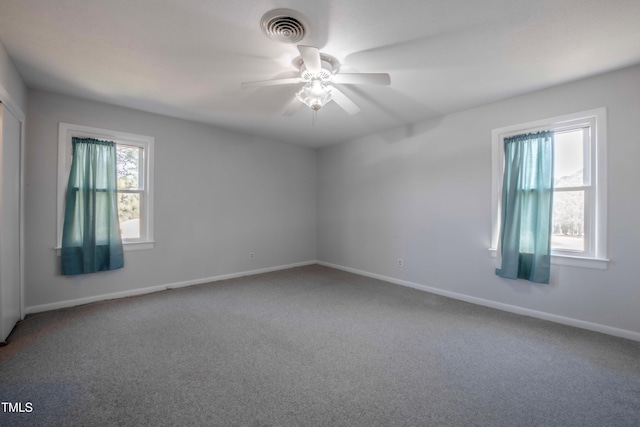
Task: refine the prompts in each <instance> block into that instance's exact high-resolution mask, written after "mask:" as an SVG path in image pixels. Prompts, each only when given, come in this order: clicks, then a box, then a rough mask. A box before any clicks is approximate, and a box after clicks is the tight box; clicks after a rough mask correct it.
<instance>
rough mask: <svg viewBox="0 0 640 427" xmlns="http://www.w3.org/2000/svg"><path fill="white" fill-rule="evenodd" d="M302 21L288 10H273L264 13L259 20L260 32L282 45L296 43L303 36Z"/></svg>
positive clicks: (293, 12) (297, 15) (295, 13)
mask: <svg viewBox="0 0 640 427" xmlns="http://www.w3.org/2000/svg"><path fill="white" fill-rule="evenodd" d="M303 22H304V21H303V19H302V17H301V16H300V14H298V13H297V12H295V11H293V10H289V9H275V10H272V11H270V12H267V13H265V14H264V15H263V16H262V19H261V20H260V26H261V27H262V32H264V33H265V34H266V36H267V37H269V38H270V39H272V40H275V41H279V42H282V43H297V42H299V41H300V40H302V39H303V38H304V36H305V33H306V30H305V26H304V23H303Z"/></svg>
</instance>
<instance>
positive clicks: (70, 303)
mask: <svg viewBox="0 0 640 427" xmlns="http://www.w3.org/2000/svg"><path fill="white" fill-rule="evenodd" d="M315 263H316V261H315V260H313V261H303V262H298V263H294V264H286V265H278V266H275V267H267V268H259V269H256V270H249V271H242V272H239V273H231V274H223V275H220V276H213V277H204V278H201V279H194V280H187V281H184V282H175V283H167V284H164V285H158V286H150V287H147V288H140V289H131V290H129V291H122V292H114V293H110V294H103V295H95V296H91V297H86V298H77V299H72V300H66V301H58V302H53V303H49V304H42V305H34V306H30V307H26V309H25V313H26V314H33V313H40V312H43V311H49V310H57V309H60V308H68V307H74V306H76V305H82V304H89V303H92V302H98V301H106V300H111V299H117V298H125V297H131V296H136V295H144V294H150V293H152V292H159V291H166V290H168V289H176V288H184V287H186V286H193V285H201V284H203V283H209V282H217V281H219V280H226V279H234V278H236V277H242V276H252V275H255V274H261V273H268V272H271V271H278V270H286V269H288V268H294V267H302V266H305V265H312V264H315Z"/></svg>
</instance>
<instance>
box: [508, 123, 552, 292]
mask: <svg viewBox="0 0 640 427" xmlns="http://www.w3.org/2000/svg"><path fill="white" fill-rule="evenodd" d="M553 143H554V135H553V131H544V132H538V133H529V134H524V135H516V136H512V137H508V138H505V139H504V156H505V161H504V178H503V184H502V223H501V228H500V249H501V255H502V264H501V268H499V269H496V274H497V275H498V276H501V277H504V278H508V279H526V280H529V281H531V282H536V283H549V270H550V264H551V221H552V210H553Z"/></svg>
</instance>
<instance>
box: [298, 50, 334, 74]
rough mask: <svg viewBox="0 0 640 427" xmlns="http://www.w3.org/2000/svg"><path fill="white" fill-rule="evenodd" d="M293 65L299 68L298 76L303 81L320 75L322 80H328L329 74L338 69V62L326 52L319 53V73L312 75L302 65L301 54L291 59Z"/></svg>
mask: <svg viewBox="0 0 640 427" xmlns="http://www.w3.org/2000/svg"><path fill="white" fill-rule="evenodd" d="M292 63H293V66H294V67H296V68H297V69H298V70H300V77H301V78H302V79H303V80H304V81H309V80H311V79H312V78H313V77H316V78H317V77H320V78H321V79H322V80H329V79H331V76H333V75H334V74H335V73H337V72H338V71H339V70H340V62H339V61H338V60H337V59H336V58H334V57H333V56H331V55H327V54H326V53H321V54H320V64H321V65H322V70H320V73H318V74H319V75H315V76H314V75H313V74H312V73H311V72H310V71H309V70H307V67H306V66H305V65H304V61H303V60H302V57H301V56H298V57H297V58H295V59H294V60H293V61H292Z"/></svg>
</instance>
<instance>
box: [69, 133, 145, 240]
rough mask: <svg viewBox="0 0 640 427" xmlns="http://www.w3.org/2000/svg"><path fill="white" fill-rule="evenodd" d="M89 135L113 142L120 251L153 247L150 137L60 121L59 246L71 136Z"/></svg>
mask: <svg viewBox="0 0 640 427" xmlns="http://www.w3.org/2000/svg"><path fill="white" fill-rule="evenodd" d="M74 136H75V137H90V138H96V139H101V140H108V141H114V142H115V143H116V157H117V193H118V219H119V222H120V232H121V235H122V243H123V245H124V250H125V251H126V250H138V249H151V248H152V247H153V243H154V241H153V145H154V138H153V137H149V136H143V135H135V134H129V133H124V132H118V131H111V130H105V129H97V128H91V127H87V126H79V125H72V124H68V123H60V126H59V135H58V241H57V248H59V247H60V246H61V241H62V225H63V221H64V195H65V192H66V186H67V181H68V179H69V171H70V168H71V154H72V153H71V138H72V137H74Z"/></svg>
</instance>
